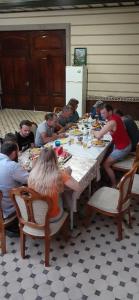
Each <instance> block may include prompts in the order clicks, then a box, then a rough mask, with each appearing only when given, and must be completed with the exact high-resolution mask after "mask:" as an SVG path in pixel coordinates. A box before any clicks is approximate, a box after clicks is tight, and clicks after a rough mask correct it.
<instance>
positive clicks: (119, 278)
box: [0, 202, 139, 300]
mask: <svg viewBox="0 0 139 300" xmlns="http://www.w3.org/2000/svg"><path fill="white" fill-rule="evenodd" d="M134 207H135V215H134V220H133V229H129V228H128V227H127V226H126V224H125V223H124V226H123V227H124V239H123V240H122V241H121V242H118V241H116V226H115V225H114V224H113V221H112V220H111V219H110V218H102V217H100V216H99V215H97V216H96V217H95V219H94V220H93V222H92V224H91V225H90V227H89V228H88V229H85V228H84V227H80V231H81V234H80V235H79V236H78V237H76V238H71V239H70V240H69V242H67V244H65V243H64V242H63V240H62V239H60V238H59V239H58V238H57V239H55V240H52V244H51V267H50V268H45V267H44V260H43V259H44V245H43V241H41V240H36V241H34V240H31V239H28V240H27V249H26V254H27V258H26V259H25V260H23V259H21V256H20V250H19V239H18V238H8V237H7V250H8V253H7V254H6V255H4V256H0V273H1V275H0V299H14V300H15V299H16V300H18V299H24V300H27V299H29V300H31V299H32V300H34V299H36V300H41V299H45V300H50V299H51V300H52V299H55V300H67V299H71V300H76V299H82V300H86V299H88V300H97V299H98V300H126V299H133V300H139V223H138V219H139V204H138V203H137V202H135V203H134Z"/></svg>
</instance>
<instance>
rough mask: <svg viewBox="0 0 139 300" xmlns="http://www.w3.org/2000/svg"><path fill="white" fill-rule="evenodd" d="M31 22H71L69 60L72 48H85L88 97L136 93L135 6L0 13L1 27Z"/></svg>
mask: <svg viewBox="0 0 139 300" xmlns="http://www.w3.org/2000/svg"><path fill="white" fill-rule="evenodd" d="M30 24H34V25H37V24H38V25H39V24H42V29H43V24H48V25H49V26H50V25H51V24H61V25H62V24H70V25H71V39H70V37H69V42H70V43H71V46H70V50H71V64H72V63H73V52H74V48H75V47H86V48H87V53H88V54H87V62H88V98H91V97H92V96H109V95H111V96H127V97H139V7H138V6H136V7H125V8H124V7H123V8H122V7H117V8H103V9H101V8H99V9H81V10H65V11H63V10H61V11H51V12H50V11H49V12H48V11H46V12H44V11H43V12H28V13H11V14H1V15H0V30H4V29H6V28H7V27H5V26H8V25H10V30H12V29H14V30H15V26H14V25H24V26H25V27H24V26H23V28H26V26H27V25H30ZM12 25H13V27H12ZM23 28H22V29H23ZM39 28H40V27H39Z"/></svg>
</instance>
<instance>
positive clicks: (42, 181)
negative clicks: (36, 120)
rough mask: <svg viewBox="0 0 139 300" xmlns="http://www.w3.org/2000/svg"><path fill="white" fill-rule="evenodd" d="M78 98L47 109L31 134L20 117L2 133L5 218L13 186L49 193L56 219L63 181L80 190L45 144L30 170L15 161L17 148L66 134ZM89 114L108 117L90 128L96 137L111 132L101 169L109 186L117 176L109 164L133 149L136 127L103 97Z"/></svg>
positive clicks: (0, 185)
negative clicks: (11, 129)
mask: <svg viewBox="0 0 139 300" xmlns="http://www.w3.org/2000/svg"><path fill="white" fill-rule="evenodd" d="M77 106H78V100H76V99H71V100H70V101H69V103H68V105H66V106H65V107H64V108H63V110H62V111H61V112H60V113H59V114H58V115H56V114H55V113H47V114H46V115H45V120H44V121H43V122H42V123H41V124H39V125H38V127H37V130H36V135H35V137H34V134H33V132H32V131H31V126H32V123H31V122H30V121H28V120H23V121H21V123H20V129H19V132H16V133H15V134H13V133H9V134H7V135H6V136H5V138H4V140H3V142H2V145H1V153H0V190H1V191H2V193H3V200H2V208H3V213H4V217H5V218H7V217H9V216H10V215H11V214H13V213H14V212H15V208H14V206H13V204H12V202H11V199H10V197H9V191H10V190H11V189H12V188H15V187H18V186H21V185H28V186H29V187H30V188H32V189H33V190H35V191H37V192H39V193H40V194H42V195H47V196H50V197H51V199H52V203H53V205H52V208H51V212H50V221H51V222H55V221H57V220H59V218H60V217H61V216H62V214H63V207H62V201H61V197H60V195H61V193H62V192H63V191H64V185H65V186H67V187H68V188H70V189H71V190H74V191H80V190H81V187H80V184H79V183H78V182H77V181H76V180H75V179H74V178H73V177H72V175H71V169H65V170H64V171H61V170H60V168H59V166H58V162H57V157H56V154H55V152H54V150H53V149H52V148H44V149H42V151H41V154H40V156H39V157H38V159H37V160H36V162H35V165H34V167H33V169H32V170H31V172H30V173H28V172H27V171H26V170H25V169H23V168H22V167H21V165H20V164H19V163H18V155H19V151H24V150H26V149H28V148H30V147H34V146H36V147H42V146H43V145H44V144H46V143H48V142H51V141H54V140H56V139H58V138H61V137H64V136H65V131H66V130H67V129H69V128H70V127H71V126H72V125H73V124H75V123H76V122H78V120H79V115H78V112H77ZM90 114H91V116H92V118H93V117H96V115H97V118H99V120H101V121H102V120H103V121H104V120H105V121H107V122H106V124H105V125H104V126H103V127H102V128H101V129H100V131H95V130H92V134H93V136H94V137H96V138H97V139H101V138H102V137H103V136H104V135H105V134H106V133H108V132H109V133H110V134H111V136H112V141H113V150H112V152H111V153H110V154H109V155H108V156H107V157H106V159H105V160H104V163H103V166H104V169H105V171H106V173H107V175H108V176H109V178H110V180H111V184H112V186H115V185H116V178H115V174H114V171H113V169H112V165H113V164H114V163H115V162H116V161H118V160H122V159H123V158H124V157H125V156H126V155H127V154H128V153H129V152H130V151H131V150H132V151H135V148H136V145H137V143H138V141H139V130H138V128H137V126H136V123H135V122H134V121H133V119H132V118H131V117H129V116H123V114H122V112H120V111H115V112H113V109H112V107H111V106H110V105H109V104H107V103H104V102H102V101H97V102H96V104H95V105H94V106H93V108H92V110H91V113H90Z"/></svg>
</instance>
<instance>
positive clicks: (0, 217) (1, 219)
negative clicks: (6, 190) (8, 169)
mask: <svg viewBox="0 0 139 300" xmlns="http://www.w3.org/2000/svg"><path fill="white" fill-rule="evenodd" d="M2 196H3V195H2V191H0V223H2V222H3V210H2Z"/></svg>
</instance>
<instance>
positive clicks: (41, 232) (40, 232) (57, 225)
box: [23, 212, 68, 237]
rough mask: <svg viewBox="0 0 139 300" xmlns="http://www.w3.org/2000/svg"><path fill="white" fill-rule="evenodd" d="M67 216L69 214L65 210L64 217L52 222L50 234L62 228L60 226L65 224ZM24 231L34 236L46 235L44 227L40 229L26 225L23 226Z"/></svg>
mask: <svg viewBox="0 0 139 300" xmlns="http://www.w3.org/2000/svg"><path fill="white" fill-rule="evenodd" d="M67 216H68V213H67V212H64V214H63V216H62V218H61V219H60V220H59V221H57V222H54V223H50V236H52V235H54V234H55V233H56V232H58V231H59V230H60V228H61V227H62V225H63V224H64V222H65V220H66V218H67ZM23 231H24V233H27V234H31V235H33V236H38V237H44V230H42V229H41V230H40V229H36V228H32V227H30V226H28V225H25V226H24V227H23Z"/></svg>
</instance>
